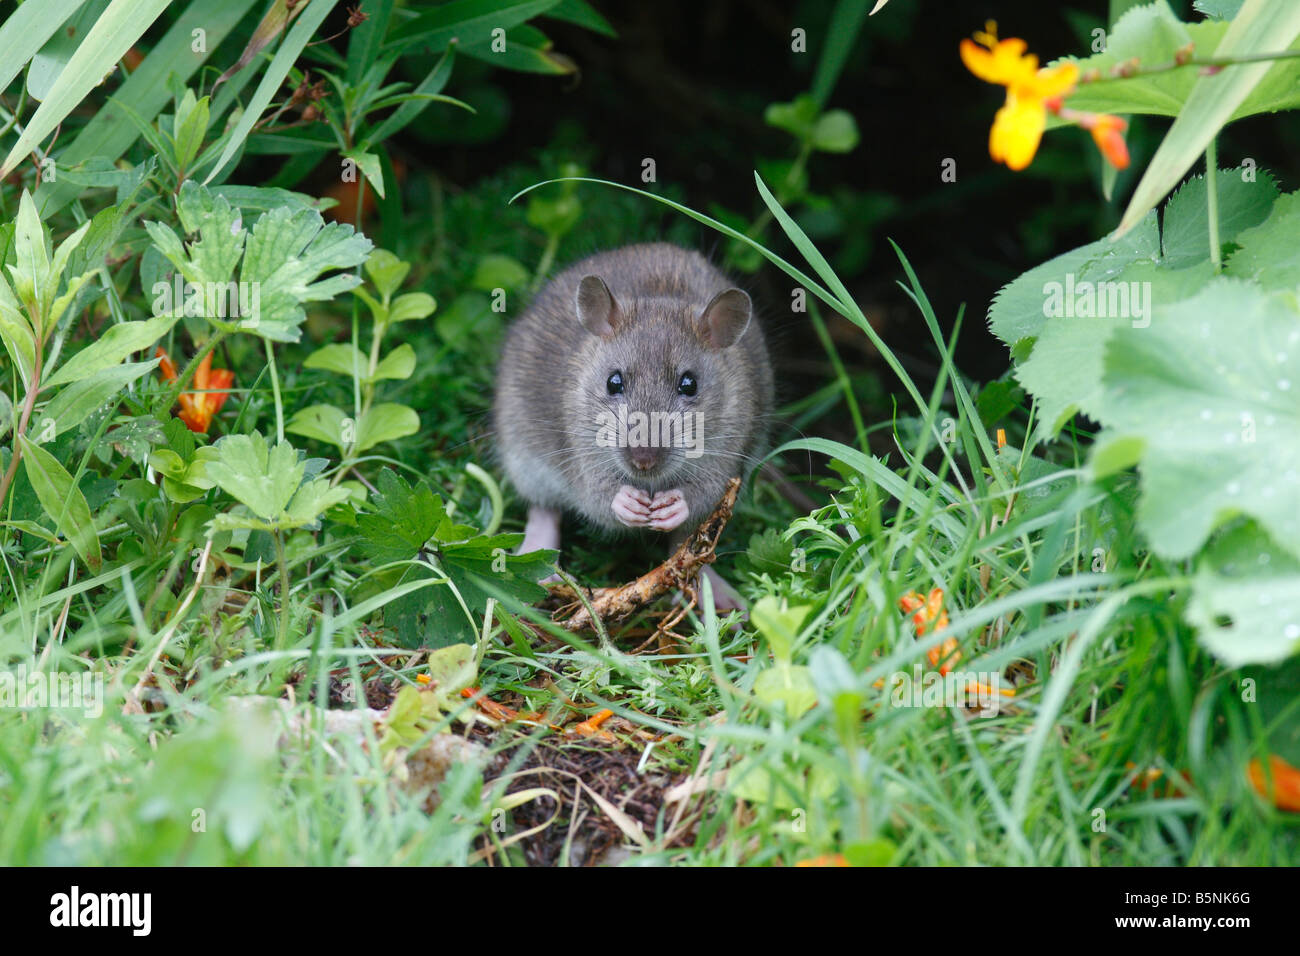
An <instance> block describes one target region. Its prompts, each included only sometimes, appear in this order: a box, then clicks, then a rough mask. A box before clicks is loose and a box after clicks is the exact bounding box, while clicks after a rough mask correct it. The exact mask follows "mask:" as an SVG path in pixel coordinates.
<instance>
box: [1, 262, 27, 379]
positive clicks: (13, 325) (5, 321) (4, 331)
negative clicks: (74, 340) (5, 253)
mask: <svg viewBox="0 0 1300 956" xmlns="http://www.w3.org/2000/svg"><path fill="white" fill-rule="evenodd" d="M0 340H3V341H4V344H5V350H6V351H7V352H8V353H9V359H10V361H12V362H13V363H14V365H15V366H16V367H17V369H18V373H19V375H20V376H21V377H22V382H23V388H24V389H26V388H27V387H29V386H30V384H31V380H32V373H33V371H34V370H35V367H36V336H35V335H34V334H33V332H32V326H31V323H30V322H28V321H27V314H26V312H25V311H24V310H23V307H22V306H21V305H20V304H19V302H18V300H17V299H16V298H14V294H13V292H12V291H10V289H9V283H8V282H6V281H5V279H4V276H3V275H0Z"/></svg>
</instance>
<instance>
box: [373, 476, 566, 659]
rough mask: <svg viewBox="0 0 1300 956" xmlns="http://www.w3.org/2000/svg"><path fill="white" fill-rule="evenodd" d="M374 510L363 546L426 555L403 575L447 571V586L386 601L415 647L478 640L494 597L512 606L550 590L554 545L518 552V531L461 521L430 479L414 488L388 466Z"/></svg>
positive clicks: (384, 557) (390, 555) (381, 554)
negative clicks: (487, 530)
mask: <svg viewBox="0 0 1300 956" xmlns="http://www.w3.org/2000/svg"><path fill="white" fill-rule="evenodd" d="M371 508H372V509H373V510H371V511H368V512H366V513H363V514H361V515H358V517H357V529H358V531H360V533H361V538H360V541H359V542H358V545H359V547H360V549H361V552H362V553H363V554H365V555H366V556H368V557H370V558H371V559H372V560H374V561H376V562H378V563H382V564H387V563H391V562H399V561H401V562H405V561H410V560H412V559H414V558H416V557H417V556H419V557H420V558H421V559H422V561H421V562H420V563H418V564H416V565H414V566H408V567H407V568H405V569H404V570H403V571H402V572H401V578H400V580H402V581H411V580H420V579H427V578H432V577H435V576H441V577H442V578H443V579H444V580H445V581H446V582H447V587H436V588H431V589H425V590H421V591H415V592H412V593H411V594H409V595H407V596H406V597H403V598H400V599H398V600H396V601H394V602H392V603H391V604H389V605H387V607H386V608H385V612H384V613H385V623H386V624H388V626H390V627H393V628H395V629H396V631H397V634H398V639H399V640H400V641H401V642H402V644H403V645H404V646H407V647H447V646H449V645H452V644H457V643H461V642H463V641H466V640H468V641H473V640H474V639H475V637H476V636H477V634H478V629H479V627H480V625H481V623H482V616H483V614H484V613H485V612H486V610H487V607H488V601H489V600H490V599H495V600H497V601H502V602H509V603H510V604H511V605H512V606H516V607H517V606H518V605H521V604H529V603H532V602H534V601H536V600H538V599H540V598H541V597H543V596H544V595H545V592H544V590H543V589H542V588H540V587H538V585H537V583H536V582H537V581H539V580H540V579H541V578H543V577H545V576H546V575H547V574H549V573H550V572H551V565H552V563H553V562H554V560H555V553H554V552H553V551H540V552H532V553H529V554H524V555H514V554H510V553H509V551H510V550H511V549H513V548H515V547H517V546H518V544H519V542H520V541H521V540H522V539H521V537H520V536H519V535H517V534H496V535H484V534H478V533H477V532H476V530H475V529H474V528H472V527H470V526H468V525H463V524H457V523H456V522H455V521H454V520H453V519H452V518H451V516H450V515H449V514H448V513H447V510H446V507H445V506H444V505H443V502H442V499H441V498H440V497H439V496H438V495H436V494H434V493H433V491H432V489H430V488H429V487H428V485H426V484H424V483H423V482H420V483H417V484H416V485H415V486H414V487H412V486H411V485H409V484H407V483H406V482H405V481H403V480H402V478H401V477H400V476H398V475H397V474H396V473H395V472H393V471H391V470H390V469H384V471H382V472H380V475H379V481H378V490H377V492H376V493H375V494H374V495H372V497H371Z"/></svg>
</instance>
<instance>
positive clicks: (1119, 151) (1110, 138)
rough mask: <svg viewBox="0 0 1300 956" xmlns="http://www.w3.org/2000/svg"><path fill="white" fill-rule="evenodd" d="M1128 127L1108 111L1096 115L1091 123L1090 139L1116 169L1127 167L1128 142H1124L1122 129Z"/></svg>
mask: <svg viewBox="0 0 1300 956" xmlns="http://www.w3.org/2000/svg"><path fill="white" fill-rule="evenodd" d="M1127 128H1128V123H1126V122H1124V121H1123V120H1122V119H1120V118H1119V117H1118V116H1111V115H1110V114H1109V113H1103V114H1102V115H1101V116H1099V117H1097V121H1096V122H1095V123H1093V124H1092V129H1091V130H1089V132H1091V133H1092V141H1093V142H1094V143H1096V144H1097V149H1099V150H1101V155H1103V156H1105V157H1106V161H1107V162H1109V163H1110V164H1111V165H1112V166H1114V167H1115V168H1116V169H1127V168H1128V162H1129V157H1128V144H1127V143H1126V142H1124V130H1126V129H1127Z"/></svg>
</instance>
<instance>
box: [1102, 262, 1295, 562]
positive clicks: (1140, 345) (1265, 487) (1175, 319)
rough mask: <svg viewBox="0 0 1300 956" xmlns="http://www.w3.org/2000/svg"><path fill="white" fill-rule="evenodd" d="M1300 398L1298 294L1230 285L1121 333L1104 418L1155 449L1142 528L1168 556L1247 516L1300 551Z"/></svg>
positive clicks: (1149, 458)
mask: <svg viewBox="0 0 1300 956" xmlns="http://www.w3.org/2000/svg"><path fill="white" fill-rule="evenodd" d="M1298 392H1300V309H1297V306H1296V302H1295V298H1294V297H1293V296H1288V295H1286V294H1283V293H1273V294H1266V293H1264V292H1262V291H1260V290H1259V289H1258V288H1256V287H1254V286H1252V285H1250V284H1249V283H1246V282H1243V281H1241V280H1239V279H1231V278H1226V277H1223V278H1218V279H1215V280H1214V281H1213V282H1211V283H1210V284H1209V285H1207V286H1206V287H1205V288H1204V289H1203V290H1202V291H1201V292H1200V293H1198V294H1197V295H1196V296H1195V297H1193V298H1191V299H1188V300H1186V301H1184V302H1181V303H1177V304H1175V305H1172V306H1168V307H1164V308H1157V309H1156V310H1155V313H1154V315H1153V317H1152V321H1151V325H1150V327H1149V328H1120V329H1117V330H1116V331H1115V333H1114V334H1113V335H1112V337H1111V339H1110V342H1109V343H1108V344H1107V347H1106V353H1105V372H1104V376H1103V391H1102V394H1101V396H1100V399H1099V401H1098V403H1097V412H1096V417H1097V418H1098V419H1100V420H1101V421H1102V422H1103V423H1104V424H1105V425H1107V426H1108V427H1109V428H1110V430H1111V432H1112V433H1113V434H1114V435H1115V436H1119V437H1135V438H1140V439H1142V440H1143V441H1144V442H1145V451H1144V453H1143V456H1142V462H1141V473H1142V497H1141V500H1140V502H1139V507H1138V523H1139V526H1140V527H1141V529H1142V530H1143V531H1144V532H1145V534H1146V535H1147V537H1148V538H1149V540H1150V541H1151V545H1152V548H1153V549H1154V550H1155V551H1156V552H1158V553H1159V554H1161V555H1162V556H1165V557H1168V558H1172V559H1180V558H1185V557H1188V556H1190V555H1192V554H1194V553H1195V552H1196V550H1197V549H1198V548H1199V547H1200V546H1201V545H1202V543H1203V542H1204V541H1205V540H1206V538H1207V537H1208V536H1209V534H1210V532H1211V531H1212V530H1213V529H1214V528H1216V527H1218V526H1219V525H1221V524H1223V523H1224V522H1225V521H1227V520H1229V519H1231V518H1233V517H1235V516H1237V515H1243V514H1244V515H1249V516H1251V517H1253V518H1255V519H1256V520H1258V521H1259V522H1260V524H1261V525H1262V526H1263V527H1264V528H1266V529H1267V530H1268V533H1269V534H1270V535H1271V536H1272V537H1273V539H1274V540H1275V541H1276V542H1277V543H1278V544H1279V545H1281V546H1282V547H1283V548H1285V549H1287V550H1288V551H1289V552H1291V553H1292V554H1300V495H1298V493H1297V489H1300V402H1298V401H1297V397H1296V396H1297V393H1298Z"/></svg>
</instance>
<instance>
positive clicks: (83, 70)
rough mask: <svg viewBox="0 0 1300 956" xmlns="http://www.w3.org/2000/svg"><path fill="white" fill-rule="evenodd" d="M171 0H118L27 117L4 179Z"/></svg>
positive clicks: (0, 176) (1, 172)
mask: <svg viewBox="0 0 1300 956" xmlns="http://www.w3.org/2000/svg"><path fill="white" fill-rule="evenodd" d="M170 2H171V0H113V2H112V3H110V4H109V7H108V9H107V10H105V11H104V13H103V15H102V16H101V17H100V18H99V19H98V20H97V21H95V26H94V28H93V29H92V30H91V31H90V32H89V33H88V34H87V35H86V38H85V40H83V41H82V43H81V45H80V46H78V47H77V52H76V53H74V54H73V55H72V58H71V59H69V60H68V65H67V66H66V67H64V68H63V70H62V71H61V72H60V73H59V77H58V79H57V80H55V81H54V85H53V86H52V87H51V88H50V90H49V92H48V93H47V95H46V97H45V100H44V102H42V103H41V105H40V107H39V108H38V109H37V110H36V112H35V114H33V116H32V117H31V119H29V120H28V121H27V125H26V126H25V127H24V128H23V131H22V135H20V136H19V137H18V141H17V142H16V143H14V146H13V148H12V149H11V150H10V151H9V155H8V156H6V157H5V161H4V164H3V166H0V179H3V178H4V177H6V176H8V175H9V173H11V172H12V171H13V169H14V167H15V166H17V165H18V163H19V161H20V160H21V159H22V158H23V157H24V156H26V155H27V154H28V153H30V152H32V150H34V149H36V148H38V147H39V146H40V145H41V144H42V143H44V142H45V141H46V140H47V139H48V138H49V136H50V134H51V133H52V132H54V128H55V127H56V126H58V125H59V124H60V123H62V122H63V120H64V119H65V118H66V117H67V116H68V114H69V113H71V112H72V111H73V110H74V109H76V108H77V105H78V104H79V103H80V102H81V101H82V100H83V99H84V98H85V97H86V94H88V93H89V92H90V91H91V90H92V89H94V88H95V86H96V84H98V83H99V82H100V81H101V80H103V78H104V75H105V74H106V73H108V72H109V71H110V70H112V69H113V68H114V66H116V64H117V61H118V60H120V59H121V58H122V57H123V56H124V55H125V54H126V51H127V50H129V49H131V47H132V46H133V45H134V44H135V41H136V40H138V39H139V38H140V37H141V36H142V35H143V34H144V32H145V30H147V29H149V26H150V25H151V24H152V23H153V22H154V20H156V19H157V18H158V15H159V14H161V13H162V12H163V10H165V9H167V5H168V4H169V3H170Z"/></svg>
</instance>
